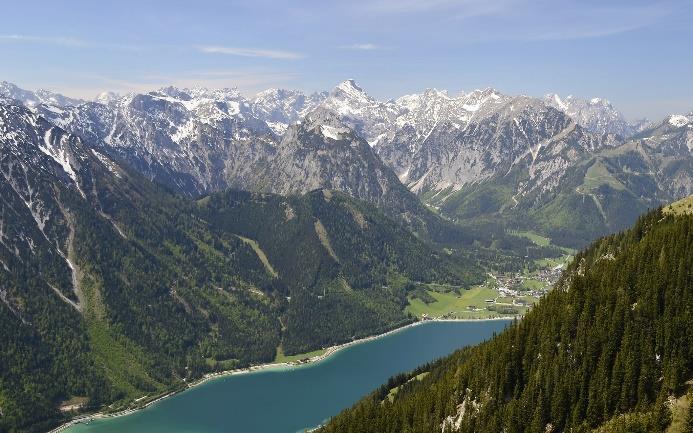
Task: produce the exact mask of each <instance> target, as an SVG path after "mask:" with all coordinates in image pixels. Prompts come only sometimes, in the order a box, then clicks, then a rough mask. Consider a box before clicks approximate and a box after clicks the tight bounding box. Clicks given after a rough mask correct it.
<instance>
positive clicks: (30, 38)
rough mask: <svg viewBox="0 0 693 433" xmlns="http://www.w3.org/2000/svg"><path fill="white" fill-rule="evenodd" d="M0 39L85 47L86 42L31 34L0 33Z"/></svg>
mask: <svg viewBox="0 0 693 433" xmlns="http://www.w3.org/2000/svg"><path fill="white" fill-rule="evenodd" d="M0 41H5V42H37V43H42V44H51V45H62V46H65V47H86V46H88V45H89V43H88V42H86V41H83V40H81V39H75V38H70V37H64V36H53V37H50V36H48V37H47V36H32V35H17V34H13V35H0Z"/></svg>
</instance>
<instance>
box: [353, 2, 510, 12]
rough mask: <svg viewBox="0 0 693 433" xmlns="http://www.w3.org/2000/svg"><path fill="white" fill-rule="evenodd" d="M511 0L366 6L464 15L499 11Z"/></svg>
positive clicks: (384, 9)
mask: <svg viewBox="0 0 693 433" xmlns="http://www.w3.org/2000/svg"><path fill="white" fill-rule="evenodd" d="M509 3H511V0H376V1H369V2H368V4H367V5H365V7H366V8H367V9H368V10H369V11H371V12H379V13H413V12H426V11H434V10H441V9H454V10H456V11H458V13H460V14H462V15H463V16H474V15H479V14H482V13H490V12H497V11H500V10H503V9H505V7H506V5H508V4H509Z"/></svg>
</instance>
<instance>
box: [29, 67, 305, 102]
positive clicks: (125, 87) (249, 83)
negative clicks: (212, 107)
mask: <svg viewBox="0 0 693 433" xmlns="http://www.w3.org/2000/svg"><path fill="white" fill-rule="evenodd" d="M298 77H299V75H298V74H296V73H293V72H284V71H273V70H266V69H247V70H246V69H239V70H212V71H186V72H181V73H177V74H175V75H166V74H152V75H145V76H139V77H134V78H133V79H129V80H127V79H120V78H118V77H112V76H106V75H98V74H79V75H78V76H75V77H73V78H74V80H70V81H69V82H64V83H53V84H52V87H51V88H55V89H56V90H57V91H59V92H60V93H62V94H65V95H70V96H73V97H79V98H82V99H92V98H94V96H95V95H97V94H99V93H101V92H104V91H113V92H115V93H119V94H128V93H147V92H150V91H152V90H156V89H160V88H162V87H166V86H175V87H179V88H193V87H207V88H210V89H222V88H235V89H238V91H239V92H241V93H242V94H244V95H246V96H252V95H254V94H256V93H257V92H259V91H262V90H265V89H267V88H270V87H285V86H288V85H289V84H290V83H291V82H292V81H294V80H296V79H297V78H298ZM43 85H45V83H40V84H39V86H43Z"/></svg>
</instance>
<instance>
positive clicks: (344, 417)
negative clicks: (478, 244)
mask: <svg viewBox="0 0 693 433" xmlns="http://www.w3.org/2000/svg"><path fill="white" fill-rule="evenodd" d="M692 246H693V216H691V215H679V216H673V215H671V214H668V213H663V212H662V210H655V211H652V212H650V213H648V214H646V215H644V216H642V217H641V218H640V219H639V220H638V221H637V223H636V224H635V226H634V227H633V228H631V229H630V230H627V231H625V232H622V233H619V234H615V235H612V236H608V237H606V238H603V239H601V240H598V241H596V242H595V243H593V244H592V246H590V247H589V248H588V249H586V250H585V251H583V252H581V253H579V254H578V255H577V256H576V257H575V260H574V261H573V263H572V264H571V266H570V267H569V268H568V269H567V270H566V271H565V272H564V274H563V276H562V277H561V280H560V281H559V283H558V284H557V285H556V287H555V289H554V290H553V291H552V292H551V293H550V294H549V295H547V296H546V297H545V298H544V299H543V300H542V301H541V302H540V303H539V305H538V306H537V307H536V308H535V309H534V310H533V311H531V312H530V313H528V314H527V315H526V317H524V318H523V319H522V320H521V321H519V322H517V323H514V324H513V325H512V326H510V327H509V328H508V329H506V330H505V331H504V332H502V333H501V334H499V335H497V336H495V337H494V338H492V339H491V340H490V341H488V342H486V343H482V344H481V345H479V346H476V347H472V348H466V349H463V350H460V351H458V352H456V353H455V354H453V355H452V356H450V357H448V358H446V359H444V360H441V361H440V362H438V363H437V364H435V365H433V366H431V367H430V368H427V367H424V368H423V369H420V371H416V372H414V373H412V374H410V375H403V376H401V377H399V378H394V379H393V380H391V382H390V383H388V384H386V385H385V386H383V387H382V388H381V389H379V390H378V391H376V392H374V393H373V394H371V395H370V396H368V397H366V398H365V399H363V400H362V401H361V402H359V403H357V404H356V405H355V406H354V407H352V408H350V409H348V410H346V411H344V412H343V413H342V414H340V415H339V416H337V417H335V418H334V419H332V420H331V421H330V422H329V423H328V425H327V426H325V427H324V428H323V429H322V431H323V432H326V433H328V432H340V433H349V432H353V433H356V432H358V433H367V432H378V433H386V432H393V433H394V432H412V433H413V432H434V431H444V432H450V431H459V432H469V433H471V432H507V433H540V432H589V431H592V430H594V429H599V430H598V431H600V432H604V433H610V432H662V431H664V429H665V428H666V427H667V426H668V425H669V423H670V421H671V413H670V410H669V403H668V402H669V401H670V399H672V398H674V397H678V396H681V395H683V394H685V393H686V392H687V388H688V386H689V385H687V381H690V380H691V379H692V378H693V247H692ZM422 371H429V372H430V374H428V375H427V376H426V377H425V378H424V379H423V380H421V381H410V382H408V381H409V379H410V378H411V377H413V376H415V375H417V374H419V373H421V372H422ZM403 383H406V386H403V387H402V388H401V389H400V390H399V392H398V393H397V394H396V397H395V398H394V401H392V402H390V401H389V399H386V398H385V396H386V395H387V394H388V392H389V390H390V389H391V388H393V387H394V386H398V385H401V384H403ZM689 383H690V382H689ZM688 426H689V427H688V428H689V429H690V416H689V421H688Z"/></svg>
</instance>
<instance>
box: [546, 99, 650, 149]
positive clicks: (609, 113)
mask: <svg viewBox="0 0 693 433" xmlns="http://www.w3.org/2000/svg"><path fill="white" fill-rule="evenodd" d="M544 102H546V104H547V105H550V106H552V107H554V108H556V109H558V110H561V111H563V112H564V113H566V114H567V115H568V116H570V117H571V118H572V119H573V120H574V121H575V123H577V124H579V125H581V126H582V127H583V128H585V129H587V130H588V131H590V132H594V133H596V134H616V135H620V136H621V137H624V138H628V137H631V136H633V135H635V134H637V133H638V132H640V131H642V130H643V129H644V128H646V127H647V124H648V123H649V122H648V120H647V119H642V120H638V121H636V122H628V121H627V120H626V119H625V118H624V117H623V114H621V113H620V112H619V111H618V110H616V109H615V108H614V106H613V105H611V102H609V101H607V100H606V99H603V98H592V99H590V100H586V99H580V98H576V97H574V96H573V95H569V96H568V97H566V98H561V97H560V96H559V95H557V94H555V93H552V94H548V95H546V96H544Z"/></svg>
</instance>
